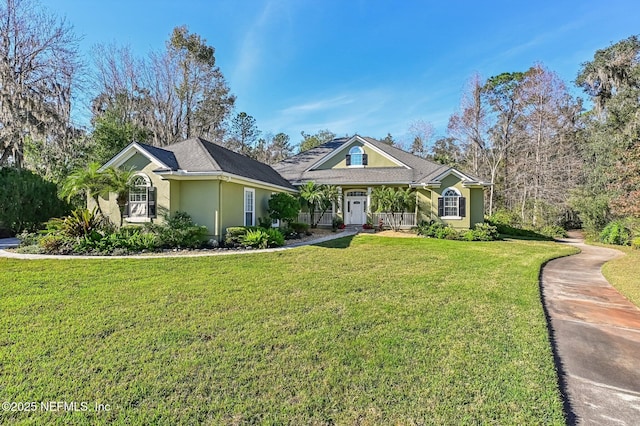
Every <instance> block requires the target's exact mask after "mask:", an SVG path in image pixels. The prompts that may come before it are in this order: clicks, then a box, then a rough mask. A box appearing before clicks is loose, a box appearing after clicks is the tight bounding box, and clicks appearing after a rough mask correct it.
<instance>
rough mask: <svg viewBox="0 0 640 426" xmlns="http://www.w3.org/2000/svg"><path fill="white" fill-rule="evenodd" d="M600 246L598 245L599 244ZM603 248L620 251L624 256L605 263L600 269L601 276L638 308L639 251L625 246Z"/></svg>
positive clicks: (639, 293)
mask: <svg viewBox="0 0 640 426" xmlns="http://www.w3.org/2000/svg"><path fill="white" fill-rule="evenodd" d="M599 245H600V244H599ZM603 246H604V247H609V248H613V249H616V250H620V251H622V252H624V253H625V254H626V256H623V257H619V258H617V259H614V260H612V261H610V262H607V263H605V264H604V266H603V267H602V274H603V275H604V276H605V278H606V279H607V281H609V283H610V284H611V285H612V286H614V287H615V288H616V290H618V291H619V292H620V293H622V294H623V295H624V296H626V297H627V298H628V299H629V300H630V301H631V302H632V303H633V304H635V305H636V306H640V281H639V280H638V277H640V250H636V249H632V248H631V247H627V246H613V245H604V244H603Z"/></svg>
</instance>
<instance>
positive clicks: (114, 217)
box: [87, 154, 171, 225]
mask: <svg viewBox="0 0 640 426" xmlns="http://www.w3.org/2000/svg"><path fill="white" fill-rule="evenodd" d="M120 168H122V169H125V170H133V171H135V172H141V173H144V174H145V175H146V176H147V177H148V178H149V179H150V180H151V185H152V186H154V187H156V188H157V192H156V196H157V200H156V205H157V216H158V217H157V219H154V221H159V222H161V221H162V217H163V216H164V214H166V213H168V212H169V211H171V210H170V208H171V205H170V198H171V190H170V183H169V182H168V181H165V180H162V179H161V178H160V176H158V175H156V174H155V173H153V171H154V170H155V169H157V168H158V166H157V165H156V164H154V163H152V162H151V161H149V159H148V158H147V157H145V156H144V155H142V154H135V155H133V156H132V157H131V158H130V159H128V160H127V161H126V162H125V163H124V164H123V165H122V166H120ZM87 204H88V208H89V209H92V208H93V207H94V203H93V200H89V201H88V203H87ZM100 208H101V209H102V212H103V214H104V215H105V216H107V217H108V218H109V219H110V220H111V221H112V222H113V223H115V224H119V223H120V210H119V209H118V204H117V202H116V198H115V194H111V195H110V196H108V197H107V198H106V199H100ZM124 224H125V225H126V224H128V222H127V218H125V219H124Z"/></svg>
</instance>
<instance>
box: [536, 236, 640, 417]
mask: <svg viewBox="0 0 640 426" xmlns="http://www.w3.org/2000/svg"><path fill="white" fill-rule="evenodd" d="M563 242H564V243H566V244H571V245H573V246H576V247H578V248H580V249H581V250H582V252H581V253H580V254H577V255H573V256H569V257H564V258H560V259H555V260H552V261H551V262H549V263H547V264H546V265H545V266H544V268H543V270H542V274H541V287H542V299H543V303H544V305H545V310H546V312H547V315H548V319H549V322H550V325H549V326H550V330H551V340H552V345H553V347H554V348H553V349H554V355H555V356H556V363H557V366H558V370H559V371H558V374H559V379H560V385H561V388H562V391H563V393H564V397H565V409H566V411H567V414H568V419H567V420H568V423H569V424H580V425H604V424H606V425H637V424H639V423H640V309H638V308H637V307H636V306H635V305H633V304H632V303H631V302H629V301H628V300H627V299H626V298H625V297H624V296H622V295H621V294H620V293H618V291H617V290H615V289H614V288H613V287H612V286H611V285H610V284H609V283H608V282H607V280H606V279H605V278H604V277H603V275H602V273H601V272H600V269H601V267H602V265H603V264H604V263H605V262H607V261H609V260H612V259H615V258H616V257H619V256H622V255H623V254H622V253H621V252H620V251H618V250H612V249H608V248H603V247H595V246H590V245H586V244H584V242H583V240H581V239H580V238H579V237H578V236H577V235H575V234H572V238H569V239H566V240H563Z"/></svg>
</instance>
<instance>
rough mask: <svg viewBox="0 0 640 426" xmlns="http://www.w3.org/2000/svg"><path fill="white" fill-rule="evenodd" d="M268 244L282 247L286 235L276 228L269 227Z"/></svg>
mask: <svg viewBox="0 0 640 426" xmlns="http://www.w3.org/2000/svg"><path fill="white" fill-rule="evenodd" d="M266 232H267V237H268V238H267V246H268V247H282V246H283V245H284V235H282V233H281V232H280V231H279V230H277V229H275V228H269V229H267V231H266Z"/></svg>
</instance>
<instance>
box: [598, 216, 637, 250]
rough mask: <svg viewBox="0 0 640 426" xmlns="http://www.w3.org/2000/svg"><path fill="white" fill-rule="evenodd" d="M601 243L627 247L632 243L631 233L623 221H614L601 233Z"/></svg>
mask: <svg viewBox="0 0 640 426" xmlns="http://www.w3.org/2000/svg"><path fill="white" fill-rule="evenodd" d="M600 241H601V242H603V243H605V244H616V245H619V246H627V245H629V244H630V242H631V231H630V230H629V228H627V227H626V226H625V224H624V222H623V221H621V220H614V221H613V222H609V224H608V225H607V226H605V227H604V229H603V230H602V232H601V233H600Z"/></svg>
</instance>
